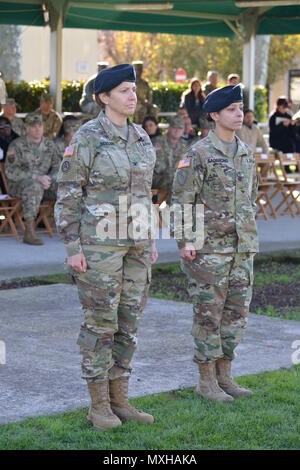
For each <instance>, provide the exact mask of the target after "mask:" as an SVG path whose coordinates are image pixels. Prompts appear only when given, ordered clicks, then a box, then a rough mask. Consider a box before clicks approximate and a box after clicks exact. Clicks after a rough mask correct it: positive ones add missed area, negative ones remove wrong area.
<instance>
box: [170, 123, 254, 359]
mask: <svg viewBox="0 0 300 470" xmlns="http://www.w3.org/2000/svg"><path fill="white" fill-rule="evenodd" d="M237 144H238V149H237V152H236V154H235V156H234V157H233V158H232V156H228V154H227V153H226V148H225V147H224V145H223V143H222V141H220V139H219V138H218V137H217V135H216V133H215V132H214V131H210V133H209V135H208V136H207V137H206V138H205V139H203V140H201V141H199V142H197V143H196V144H195V145H193V146H192V147H191V148H190V149H189V151H188V152H187V153H186V155H185V160H183V161H182V162H180V164H179V165H178V166H179V168H178V169H177V171H176V175H175V178H174V184H173V199H172V203H179V204H192V205H193V206H194V205H195V204H203V205H204V244H203V246H202V248H201V249H199V250H198V249H197V251H196V258H195V259H194V260H193V261H191V262H189V261H186V260H182V262H181V266H182V269H183V271H184V272H185V273H186V275H187V276H188V279H189V282H188V292H189V295H190V296H191V298H192V300H193V309H194V319H193V328H192V335H193V336H194V341H195V355H194V361H195V362H196V363H199V364H201V363H206V362H212V361H216V360H217V359H219V358H222V357H224V358H225V359H229V360H232V359H233V358H234V349H235V348H236V346H237V345H238V344H239V342H240V341H241V339H242V337H243V334H244V331H245V328H246V324H247V314H248V311H249V304H250V301H251V295H252V283H253V257H254V253H256V252H257V251H258V238H257V229H256V222H255V203H256V198H257V176H256V170H255V163H254V159H253V154H252V151H251V150H250V149H249V147H247V146H246V145H245V144H243V143H242V142H241V141H240V140H239V139H238V138H237ZM193 224H195V221H193ZM187 228H191V227H187ZM193 229H195V226H194V227H193ZM186 242H191V243H193V242H195V240H194V239H193V238H192V239H191V240H187V239H182V240H181V241H178V246H179V248H182V247H183V246H184V245H185V243H186Z"/></svg>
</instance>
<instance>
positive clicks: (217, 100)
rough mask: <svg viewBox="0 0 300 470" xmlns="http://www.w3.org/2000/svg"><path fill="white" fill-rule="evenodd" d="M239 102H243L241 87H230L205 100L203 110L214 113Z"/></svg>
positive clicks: (210, 95)
mask: <svg viewBox="0 0 300 470" xmlns="http://www.w3.org/2000/svg"><path fill="white" fill-rule="evenodd" d="M238 101H243V92H242V89H241V86H240V85H235V86H234V85H228V86H224V87H223V88H217V89H216V90H213V91H212V92H211V93H209V94H208V95H207V97H206V98H205V101H204V103H203V107H202V109H203V111H205V112H206V113H214V112H217V111H221V109H224V108H226V107H227V106H229V105H230V104H231V103H237V102H238Z"/></svg>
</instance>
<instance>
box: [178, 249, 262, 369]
mask: <svg viewBox="0 0 300 470" xmlns="http://www.w3.org/2000/svg"><path fill="white" fill-rule="evenodd" d="M253 258H254V254H253V253H230V254H218V253H216V254H203V253H197V256H196V258H195V260H194V261H192V262H188V261H186V260H182V262H181V267H182V270H183V271H184V272H185V274H186V275H187V276H188V293H189V296H190V297H191V299H192V301H193V312H194V317H193V327H192V335H193V336H194V345H195V354H194V362H196V363H203V362H212V361H216V360H217V359H219V358H221V357H224V358H225V359H229V360H233V359H234V357H235V353H234V350H235V348H236V347H237V346H238V344H239V343H240V342H241V340H242V338H243V335H244V332H245V329H246V325H247V316H248V312H249V305H250V302H251V297H252V285H253Z"/></svg>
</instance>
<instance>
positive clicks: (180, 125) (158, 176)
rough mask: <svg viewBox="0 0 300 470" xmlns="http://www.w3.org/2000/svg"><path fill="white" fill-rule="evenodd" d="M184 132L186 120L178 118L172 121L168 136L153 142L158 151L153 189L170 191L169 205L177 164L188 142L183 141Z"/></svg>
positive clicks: (155, 139) (160, 137) (167, 200)
mask: <svg viewBox="0 0 300 470" xmlns="http://www.w3.org/2000/svg"><path fill="white" fill-rule="evenodd" d="M183 131H184V120H183V119H182V118H181V117H179V116H176V117H174V118H173V119H171V121H170V126H169V128H168V131H167V132H166V134H165V135H163V136H158V137H155V138H154V139H153V140H152V143H153V146H154V148H155V150H156V163H155V168H154V173H153V182H152V188H153V189H166V190H167V191H168V196H167V199H166V202H167V204H170V201H171V192H172V183H173V178H174V174H175V171H176V168H177V164H178V162H179V160H180V159H181V158H182V157H183V154H184V153H185V150H186V142H185V141H184V140H182V139H181V137H182V134H183Z"/></svg>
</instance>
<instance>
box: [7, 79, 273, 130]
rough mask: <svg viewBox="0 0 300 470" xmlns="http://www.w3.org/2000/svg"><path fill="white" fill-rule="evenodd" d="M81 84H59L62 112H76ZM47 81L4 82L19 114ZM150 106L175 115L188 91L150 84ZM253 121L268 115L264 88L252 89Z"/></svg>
mask: <svg viewBox="0 0 300 470" xmlns="http://www.w3.org/2000/svg"><path fill="white" fill-rule="evenodd" d="M83 85H84V82H78V81H75V80H73V81H72V82H68V81H63V82H62V108H63V111H69V112H78V111H80V108H79V100H80V98H81V95H82V90H83ZM49 86H50V84H49V81H48V80H41V81H32V82H25V81H24V80H23V81H21V82H20V83H15V82H13V81H8V82H6V88H7V94H8V96H9V97H10V98H15V100H16V102H17V104H18V106H17V111H18V112H19V113H28V112H30V111H34V110H35V109H37V108H38V107H39V103H40V97H41V95H42V94H43V93H49ZM151 86H152V90H153V103H154V104H156V105H157V106H158V107H159V109H160V111H161V112H168V111H169V112H170V111H177V110H178V108H179V105H180V98H181V95H182V93H183V92H184V91H185V90H186V89H187V87H188V85H187V83H185V84H183V85H180V84H178V83H175V82H167V83H166V82H162V83H161V82H153V83H152V84H151ZM248 102H249V101H248V93H247V91H246V92H245V105H246V106H248ZM254 112H255V117H256V119H257V120H258V121H260V122H261V121H266V120H267V112H268V91H267V89H266V88H263V87H259V86H256V87H255V108H254Z"/></svg>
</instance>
